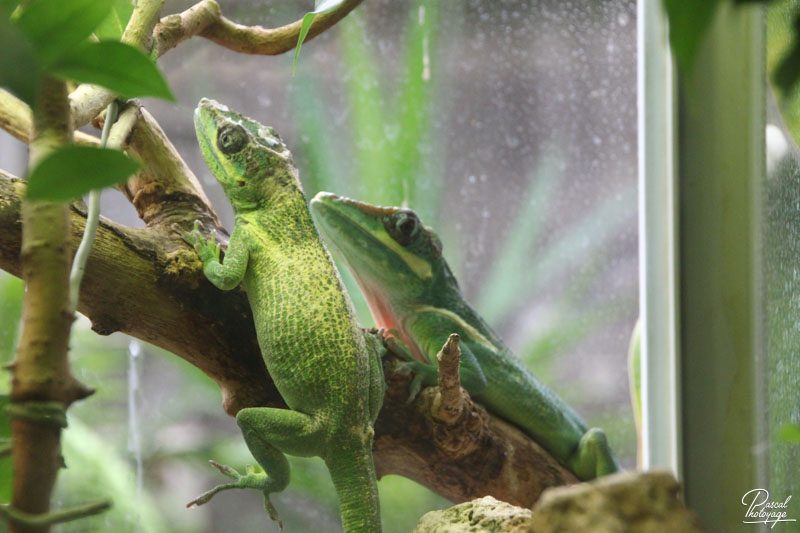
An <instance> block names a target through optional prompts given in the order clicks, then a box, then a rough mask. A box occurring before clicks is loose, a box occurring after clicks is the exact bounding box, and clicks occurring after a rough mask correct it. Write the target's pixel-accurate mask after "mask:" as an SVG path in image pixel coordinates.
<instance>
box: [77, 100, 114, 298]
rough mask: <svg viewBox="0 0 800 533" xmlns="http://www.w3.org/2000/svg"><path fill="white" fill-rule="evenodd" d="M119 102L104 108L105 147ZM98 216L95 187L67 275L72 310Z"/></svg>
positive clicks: (97, 193) (98, 206)
mask: <svg viewBox="0 0 800 533" xmlns="http://www.w3.org/2000/svg"><path fill="white" fill-rule="evenodd" d="M118 112H119V104H118V103H117V101H116V100H114V101H113V102H111V103H110V104H108V108H107V110H106V121H105V124H103V134H102V135H101V137H100V146H101V147H102V148H105V147H106V145H107V144H108V134H109V132H110V131H111V126H112V125H113V124H114V122H116V121H117V113H118ZM99 218H100V190H99V189H95V190H93V191H91V192H90V193H89V213H88V214H87V216H86V228H85V229H84V230H83V239H81V243H80V245H79V246H78V251H77V252H76V253H75V258H74V259H73V260H72V271H71V272H70V275H69V300H70V305H71V306H72V309H73V310H76V309H78V298H79V297H80V290H81V280H82V279H83V273H84V271H85V270H86V261H87V260H88V259H89V252H91V250H92V243H93V242H94V236H95V233H97V221H98V220H99Z"/></svg>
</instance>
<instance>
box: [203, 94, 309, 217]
mask: <svg viewBox="0 0 800 533" xmlns="http://www.w3.org/2000/svg"><path fill="white" fill-rule="evenodd" d="M194 127H195V132H196V133H197V140H198V142H199V144H200V151H201V152H202V154H203V159H204V160H205V162H206V165H208V168H209V169H211V172H212V173H213V174H214V177H215V178H217V181H219V183H220V184H221V185H222V189H223V190H224V191H225V195H226V196H227V197H228V200H230V202H231V205H232V206H233V209H234V211H236V212H240V211H247V210H251V209H258V208H260V207H264V206H265V205H266V204H267V203H269V201H270V200H271V199H273V198H275V197H277V196H280V195H285V194H287V193H288V194H296V193H297V192H300V193H301V194H302V191H301V189H300V182H299V180H298V178H297V169H296V168H295V166H294V162H293V161H292V154H291V153H290V152H289V149H288V148H287V147H286V145H285V144H284V143H283V141H282V140H281V138H280V137H279V136H278V134H277V133H275V130H274V129H272V128H270V127H268V126H263V125H261V124H259V123H258V122H256V121H255V120H252V119H249V118H247V117H244V116H242V115H240V114H239V113H236V112H235V111H232V110H230V109H229V108H228V107H227V106H225V105H223V104H220V103H218V102H215V101H214V100H209V99H207V98H203V99H202V100H200V103H199V104H198V105H197V109H195V111H194Z"/></svg>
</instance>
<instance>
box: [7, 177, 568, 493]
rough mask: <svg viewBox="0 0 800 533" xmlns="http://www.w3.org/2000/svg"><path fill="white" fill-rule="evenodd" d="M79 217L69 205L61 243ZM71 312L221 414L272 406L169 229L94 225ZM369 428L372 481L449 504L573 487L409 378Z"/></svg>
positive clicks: (546, 462)
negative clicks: (195, 377) (196, 377)
mask: <svg viewBox="0 0 800 533" xmlns="http://www.w3.org/2000/svg"><path fill="white" fill-rule="evenodd" d="M23 193H24V182H23V181H22V180H19V179H16V178H14V177H12V176H9V175H7V174H3V173H1V172H0V268H2V269H4V270H6V271H8V272H11V273H12V274H15V275H19V243H20V229H21V228H20V222H19V205H20V197H21V195H22V194H23ZM84 220H85V215H84V212H83V210H82V208H81V207H80V206H73V207H72V227H73V239H74V241H77V239H78V238H79V234H80V232H81V231H82V230H83V225H84ZM80 301H81V306H80V309H79V310H80V311H81V312H82V313H83V314H85V315H86V316H88V317H89V318H90V319H91V321H92V327H93V329H94V330H95V331H97V332H98V333H101V334H109V333H111V332H114V331H122V332H124V333H127V334H129V335H133V336H134V337H137V338H140V339H142V340H144V341H147V342H150V343H152V344H155V345H157V346H160V347H162V348H165V349H167V350H169V351H171V352H173V353H174V354H176V355H178V356H179V357H181V358H183V359H185V360H186V361H188V362H189V363H191V364H192V365H194V366H196V367H198V368H200V369H201V370H202V371H203V372H205V373H206V374H207V375H209V376H210V377H211V378H212V379H214V381H216V383H217V384H218V385H219V387H220V389H221V391H222V396H223V406H224V408H225V411H226V412H227V413H228V414H230V415H233V414H235V413H236V412H237V411H238V410H239V409H241V408H243V407H252V406H275V407H280V406H283V405H284V404H283V401H282V400H281V398H280V395H279V394H278V392H277V390H276V389H275V386H274V384H273V383H272V380H271V379H270V377H269V375H268V373H267V371H266V368H265V366H264V363H263V360H262V358H261V353H260V351H259V348H258V344H257V341H256V337H255V328H254V326H253V318H252V314H251V312H250V307H249V305H248V302H247V297H246V295H245V293H244V292H243V291H241V290H234V291H229V292H223V291H219V290H217V289H216V288H214V287H213V286H212V285H211V284H210V283H208V281H206V279H205V277H204V276H203V274H202V272H201V264H200V262H199V260H198V259H197V257H196V256H195V254H194V252H192V251H190V250H189V249H188V247H187V246H186V245H185V244H184V243H183V242H182V241H181V239H180V238H179V236H178V235H177V233H176V232H174V231H172V230H171V228H164V227H163V226H161V225H158V224H153V225H150V226H149V227H148V228H145V229H142V230H135V229H131V228H127V227H124V226H121V225H118V224H115V223H113V222H111V221H108V220H105V219H103V220H101V224H100V227H99V228H98V233H97V238H96V241H95V247H94V249H93V251H92V255H91V256H90V257H89V263H88V265H87V273H86V277H85V279H84V282H83V285H82V287H81V298H80ZM385 366H386V376H387V383H388V385H389V390H388V392H387V395H386V398H385V401H384V407H383V410H382V411H381V414H380V416H379V418H378V422H377V424H376V439H375V462H376V467H377V469H378V472H379V473H380V474H381V475H385V474H400V475H403V476H406V477H408V478H411V479H414V480H416V481H418V482H419V483H422V484H423V485H425V486H427V487H429V488H430V489H432V490H434V491H435V492H437V493H439V494H442V495H443V496H445V497H447V498H449V499H451V500H453V501H455V502H460V501H465V500H468V499H471V498H475V497H479V496H483V495H486V494H492V495H494V496H495V497H497V498H499V499H502V500H505V501H508V502H510V503H515V504H517V505H525V506H530V505H531V504H532V503H533V502H534V501H536V499H537V498H538V497H539V494H540V493H541V491H542V490H543V489H544V488H546V487H549V486H554V485H563V484H566V483H572V482H575V478H574V477H573V476H572V475H571V474H570V473H569V472H568V471H567V470H565V469H564V468H563V467H562V466H561V465H559V464H558V463H557V462H556V461H555V460H554V459H553V458H552V457H551V456H550V455H549V454H547V452H545V451H544V450H543V449H542V448H541V447H539V446H538V445H537V444H536V443H535V442H533V441H531V440H530V439H528V438H527V437H526V436H525V435H524V434H523V433H522V432H521V431H519V430H517V429H516V428H514V427H512V426H510V425H509V424H507V423H505V422H503V421H502V420H500V419H498V418H496V417H493V416H491V415H489V414H488V413H487V412H486V411H485V410H484V409H483V408H482V407H480V406H477V405H475V404H473V403H472V402H471V401H470V400H469V399H468V397H467V398H465V401H464V403H463V405H462V408H461V412H460V414H459V417H458V418H457V419H456V420H455V421H452V422H448V423H444V422H442V421H441V420H438V419H437V418H436V417H434V416H433V415H432V413H433V410H434V409H435V408H436V407H435V405H434V404H435V403H436V402H437V401H440V400H436V397H437V394H438V389H436V388H432V389H425V390H423V391H422V393H421V394H420V395H419V398H417V400H416V401H415V402H414V403H412V404H411V405H409V404H408V403H407V398H408V387H409V379H410V378H408V377H407V376H403V375H399V374H397V373H394V372H392V371H391V367H392V363H391V361H387V362H386V365H385Z"/></svg>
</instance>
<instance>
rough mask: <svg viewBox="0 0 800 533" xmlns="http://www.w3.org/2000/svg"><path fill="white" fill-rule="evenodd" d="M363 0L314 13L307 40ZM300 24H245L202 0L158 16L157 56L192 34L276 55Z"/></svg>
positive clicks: (288, 46) (291, 43)
mask: <svg viewBox="0 0 800 533" xmlns="http://www.w3.org/2000/svg"><path fill="white" fill-rule="evenodd" d="M362 1H363V0H347V1H345V2H343V3H342V4H341V5H340V6H339V7H338V8H337V9H336V10H335V11H333V12H331V13H328V14H325V15H319V16H317V18H315V19H314V24H312V25H311V29H310V30H309V32H308V35H307V36H306V41H309V40H311V39H313V38H314V37H316V36H317V35H319V34H320V33H322V32H324V31H325V30H327V29H328V28H330V27H331V26H333V25H334V24H336V23H337V22H339V21H340V20H341V19H343V18H344V17H345V16H346V15H347V14H348V13H350V12H351V11H352V10H353V9H354V8H355V7H356V6H358V5H359V4H360V3H361V2H362ZM301 24H302V20H297V21H295V22H293V23H291V24H287V25H286V26H281V27H280V28H271V29H266V28H262V27H261V26H244V25H242V24H237V23H235V22H233V21H231V20H230V19H227V18H225V16H224V15H223V14H222V12H221V11H220V7H219V4H218V3H217V2H216V1H215V0H203V1H202V2H199V3H198V4H195V5H194V6H192V7H191V8H189V9H187V10H186V11H184V12H183V13H179V14H176V15H169V16H167V17H164V18H163V19H161V21H160V22H159V23H158V24H157V25H156V29H155V35H156V41H157V43H158V55H159V56H161V55H163V54H164V53H166V52H167V51H168V50H171V49H172V48H174V47H175V46H176V45H178V44H179V43H180V42H182V41H185V40H186V39H188V38H190V37H193V36H195V35H199V36H201V37H205V38H206V39H209V40H211V41H214V42H215V43H217V44H218V45H220V46H224V47H225V48H228V49H230V50H233V51H235V52H240V53H243V54H259V55H279V54H283V53H285V52H288V51H289V50H293V49H294V47H295V46H297V39H298V37H299V36H300V26H301Z"/></svg>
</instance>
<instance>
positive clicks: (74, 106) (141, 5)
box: [69, 0, 363, 128]
mask: <svg viewBox="0 0 800 533" xmlns="http://www.w3.org/2000/svg"><path fill="white" fill-rule="evenodd" d="M362 1H363V0H346V1H345V2H343V3H342V4H341V5H340V6H339V8H337V9H336V10H335V11H333V12H331V13H327V14H324V15H319V16H317V18H315V19H314V24H312V25H311V29H310V30H309V32H308V35H307V36H306V41H309V40H311V39H313V38H314V37H316V36H317V35H319V34H320V33H322V32H324V31H325V30H327V29H328V28H330V27H331V26H333V25H334V24H336V23H337V22H339V21H340V20H341V19H343V18H344V17H345V15H347V14H348V13H350V11H352V10H353V9H354V8H355V7H356V6H358V5H359V4H360V3H361V2H362ZM161 4H163V0H140V1H139V2H138V3H137V5H136V8H134V10H133V14H132V15H131V19H130V21H129V22H128V26H127V27H126V28H125V32H124V33H123V35H122V42H124V43H128V44H130V45H132V46H137V47H139V48H142V49H143V50H144V51H145V52H149V51H150V48H151V46H152V43H153V39H154V37H155V42H156V46H157V49H156V56H157V57H160V56H162V55H164V54H165V53H166V52H168V51H169V50H171V49H173V48H175V47H176V46H177V45H178V44H179V43H181V42H183V41H185V40H186V39H189V38H190V37H194V36H195V35H199V36H201V37H205V38H206V39H209V40H211V41H214V42H215V43H217V44H219V45H220V46H224V47H225V48H228V49H230V50H233V51H235V52H240V53H244V54H260V55H278V54H283V53H284V52H288V51H289V50H293V49H294V47H295V46H296V45H297V39H298V37H299V35H300V26H301V24H302V20H298V21H295V22H293V23H291V24H287V25H286V26H281V27H279V28H271V29H266V28H262V27H261V26H244V25H242V24H237V23H235V22H233V21H231V20H230V19H228V18H226V17H225V16H224V15H222V12H221V11H220V7H219V4H218V3H217V2H216V0H202V1H201V2H198V3H197V4H195V5H194V6H192V7H191V8H189V9H187V10H186V11H184V12H182V13H178V14H175V15H168V16H166V17H164V18H163V19H161V20H160V21H158V24H155V23H156V21H157V17H158V12H159V10H160V8H161ZM154 26H155V27H154ZM113 99H114V94H113V93H112V92H111V91H109V90H108V89H105V88H103V87H98V86H96V85H89V84H82V85H80V86H79V87H78V88H77V89H75V91H73V92H72V94H70V95H69V100H70V108H71V110H72V116H73V122H74V123H75V127H76V128H80V127H81V126H83V125H85V124H88V123H89V121H91V120H92V119H93V118H94V117H95V116H97V114H98V113H100V112H101V111H102V110H103V109H105V107H106V106H107V105H108V104H109V103H110V102H111V100H113Z"/></svg>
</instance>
